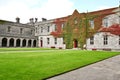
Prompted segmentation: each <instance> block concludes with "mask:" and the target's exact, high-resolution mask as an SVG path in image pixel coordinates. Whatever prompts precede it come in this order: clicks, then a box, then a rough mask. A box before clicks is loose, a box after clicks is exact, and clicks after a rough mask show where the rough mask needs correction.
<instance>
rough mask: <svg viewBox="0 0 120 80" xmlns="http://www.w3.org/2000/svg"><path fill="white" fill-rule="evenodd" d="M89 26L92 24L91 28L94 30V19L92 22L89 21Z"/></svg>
mask: <svg viewBox="0 0 120 80" xmlns="http://www.w3.org/2000/svg"><path fill="white" fill-rule="evenodd" d="M89 24H90V27H91V28H92V29H94V27H95V23H94V20H93V19H92V20H89Z"/></svg>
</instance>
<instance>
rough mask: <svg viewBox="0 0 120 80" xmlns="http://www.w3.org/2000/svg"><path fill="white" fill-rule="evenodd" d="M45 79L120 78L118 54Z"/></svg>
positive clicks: (88, 79) (89, 79) (115, 79)
mask: <svg viewBox="0 0 120 80" xmlns="http://www.w3.org/2000/svg"><path fill="white" fill-rule="evenodd" d="M47 80H120V55H118V56H115V57H112V58H109V59H107V60H104V61H101V62H98V63H95V64H92V65H89V66H86V67H83V68H80V69H77V70H74V71H71V72H68V73H65V74H62V75H59V76H56V77H53V78H50V79H47Z"/></svg>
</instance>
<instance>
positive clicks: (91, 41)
mask: <svg viewBox="0 0 120 80" xmlns="http://www.w3.org/2000/svg"><path fill="white" fill-rule="evenodd" d="M90 45H94V36H92V37H90Z"/></svg>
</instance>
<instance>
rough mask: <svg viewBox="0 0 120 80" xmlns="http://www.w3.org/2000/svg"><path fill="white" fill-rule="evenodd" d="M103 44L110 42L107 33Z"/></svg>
mask: <svg viewBox="0 0 120 80" xmlns="http://www.w3.org/2000/svg"><path fill="white" fill-rule="evenodd" d="M103 44H104V45H107V44H108V36H107V35H105V36H104V38H103Z"/></svg>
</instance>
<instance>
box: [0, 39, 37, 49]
mask: <svg viewBox="0 0 120 80" xmlns="http://www.w3.org/2000/svg"><path fill="white" fill-rule="evenodd" d="M36 44H37V41H36V40H35V39H24V38H10V37H9V38H8V37H1V38H0V47H36Z"/></svg>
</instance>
